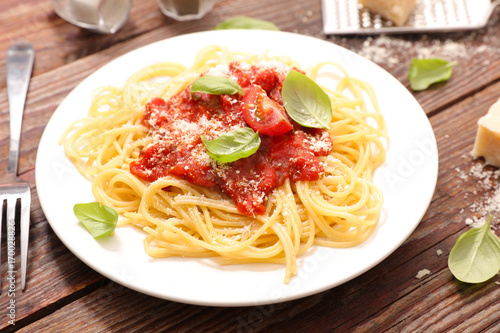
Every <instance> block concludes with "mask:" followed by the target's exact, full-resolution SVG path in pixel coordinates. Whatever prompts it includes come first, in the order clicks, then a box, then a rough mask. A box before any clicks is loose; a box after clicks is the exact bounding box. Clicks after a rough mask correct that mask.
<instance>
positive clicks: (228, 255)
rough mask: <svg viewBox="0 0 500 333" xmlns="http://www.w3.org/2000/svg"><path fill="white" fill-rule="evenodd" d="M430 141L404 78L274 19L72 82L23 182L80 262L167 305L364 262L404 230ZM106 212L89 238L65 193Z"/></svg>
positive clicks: (348, 272) (268, 288)
mask: <svg viewBox="0 0 500 333" xmlns="http://www.w3.org/2000/svg"><path fill="white" fill-rule="evenodd" d="M437 156H438V154H437V146H436V141H435V138H434V134H433V131H432V128H431V126H430V124H429V121H428V119H427V117H426V115H425V113H424V112H423V110H422V108H421V107H420V106H419V104H418V103H417V101H416V100H415V99H414V98H413V96H412V95H411V93H410V92H409V91H408V90H407V89H406V88H405V87H404V86H403V85H402V84H401V83H399V82H398V81H397V80H396V79H395V78H394V77H392V76H391V75H390V74H389V73H387V72H386V71H385V70H383V69H382V68H380V67H379V66H377V65H375V64H373V63H372V62H370V61H369V60H367V59H365V58H363V57H361V56H359V55H357V54H355V53H353V52H351V51H349V50H346V49H344V48H342V47H339V46H337V45H335V44H333V43H330V42H326V41H322V40H319V39H315V38H312V37H307V36H302V35H297V34H293V33H286V32H275V31H258V30H225V31H209V32H200V33H194V34H188V35H183V36H178V37H174V38H169V39H166V40H163V41H159V42H156V43H153V44H150V45H147V46H144V47H142V48H139V49H137V50H134V51H132V52H130V53H127V54H125V55H123V56H121V57H119V58H117V59H115V60H113V61H111V62H110V63H108V64H107V65H105V66H103V67H102V68H100V69H98V70H96V71H95V72H94V73H93V74H92V75H90V76H89V77H88V78H86V79H85V80H83V81H82V82H81V83H80V84H79V85H78V86H77V87H76V88H75V89H74V90H73V91H72V92H71V93H70V94H69V95H68V96H67V97H66V98H65V99H64V101H63V102H62V103H61V104H60V105H59V107H58V108H57V110H56V111H55V113H54V115H53V116H52V118H51V119H50V121H49V123H48V125H47V127H46V129H45V131H44V134H43V136H42V139H41V142H40V147H39V151H38V155H37V164H36V184H37V189H38V193H39V197H40V203H41V206H42V209H43V211H44V213H45V215H46V217H47V220H48V221H49V223H50V225H51V227H52V229H53V230H54V232H55V233H56V234H57V236H58V237H59V238H60V239H61V240H62V242H63V243H64V244H65V245H66V246H67V247H68V249H69V250H70V251H71V252H73V253H74V254H75V255H76V256H77V257H78V258H80V259H81V260H82V261H83V262H84V263H86V264H87V265H88V266H90V267H91V268H93V269H94V270H96V271H97V272H99V273H101V274H103V275H104V276H106V277H108V278H110V279H112V280H114V281H115V282H117V283H120V284H122V285H124V286H127V287H129V288H131V289H134V290H137V291H139V292H142V293H145V294H148V295H152V296H156V297H160V298H164V299H168V300H173V301H178V302H184V303H190V304H198V305H215V306H245V305H261V304H271V303H276V302H282V301H287V300H292V299H297V298H300V297H305V296H308V295H312V294H315V293H318V292H321V291H324V290H327V289H330V288H332V287H335V286H338V285H340V284H342V283H344V282H346V281H349V280H351V279H353V278H355V277H356V276H359V275H360V274H362V273H364V272H366V271H368V270H369V269H370V268H372V267H374V266H375V265H377V264H378V263H380V262H381V261H382V260H383V259H385V258H386V257H387V256H389V255H390V254H391V253H392V252H393V251H394V250H396V249H397V248H398V247H399V246H400V245H401V244H402V243H403V242H404V241H405V240H406V239H407V238H408V236H409V235H410V234H411V233H412V231H413V230H414V229H415V228H416V226H417V225H418V223H419V222H420V220H421V219H422V217H423V215H424V213H425V212H426V210H427V207H428V205H429V203H430V200H431V198H432V195H433V193H434V188H435V185H436V179H437V169H438V157H437ZM89 202H99V203H100V204H102V205H105V206H107V207H110V208H112V209H114V210H115V211H116V212H117V213H118V215H119V220H118V225H117V227H116V229H115V230H114V232H113V233H112V234H111V235H107V236H102V237H96V238H94V237H92V235H91V234H90V233H88V232H87V231H86V230H85V228H84V226H82V224H81V223H80V222H79V221H78V219H77V218H76V217H75V215H74V212H73V207H74V206H75V205H76V204H79V203H89Z"/></svg>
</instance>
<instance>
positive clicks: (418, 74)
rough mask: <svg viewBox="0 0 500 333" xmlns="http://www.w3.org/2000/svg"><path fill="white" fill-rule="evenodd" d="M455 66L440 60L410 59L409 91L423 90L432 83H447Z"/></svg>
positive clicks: (453, 63) (452, 63) (454, 63)
mask: <svg viewBox="0 0 500 333" xmlns="http://www.w3.org/2000/svg"><path fill="white" fill-rule="evenodd" d="M456 64H457V62H456V61H454V62H448V61H446V60H444V59H440V58H432V59H412V61H411V64H410V71H409V72H408V80H409V81H410V86H411V89H413V90H415V91H420V90H425V89H427V88H429V86H430V85H431V84H433V83H437V82H443V81H447V80H448V79H449V78H450V77H451V74H452V69H453V66H455V65H456Z"/></svg>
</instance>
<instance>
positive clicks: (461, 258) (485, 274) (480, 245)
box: [448, 215, 500, 283]
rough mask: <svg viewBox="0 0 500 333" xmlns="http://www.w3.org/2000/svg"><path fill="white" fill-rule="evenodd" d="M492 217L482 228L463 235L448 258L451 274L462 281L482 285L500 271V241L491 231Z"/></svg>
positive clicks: (489, 217) (473, 229)
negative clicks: (481, 283)
mask: <svg viewBox="0 0 500 333" xmlns="http://www.w3.org/2000/svg"><path fill="white" fill-rule="evenodd" d="M490 223H491V215H489V216H488V218H487V219H486V222H485V223H484V224H483V225H482V226H481V227H476V228H472V229H470V230H469V231H467V232H466V233H464V234H462V235H461V236H460V237H459V238H458V239H457V242H456V243H455V246H453V249H452V250H451V252H450V256H449V257H448V267H449V268H450V271H451V273H452V274H453V275H454V276H455V277H456V278H457V279H458V280H460V281H462V282H468V283H480V282H484V281H486V280H489V279H490V278H492V277H493V276H495V275H496V274H497V273H498V271H499V270H500V239H499V238H498V237H497V236H496V235H495V233H494V232H493V231H492V230H491V229H490Z"/></svg>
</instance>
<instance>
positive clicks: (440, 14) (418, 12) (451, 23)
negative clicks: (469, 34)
mask: <svg viewBox="0 0 500 333" xmlns="http://www.w3.org/2000/svg"><path fill="white" fill-rule="evenodd" d="M498 5H500V0H495V1H491V0H417V3H416V5H415V8H414V9H413V11H412V12H411V14H410V16H409V18H408V20H407V21H406V23H405V24H404V25H402V26H396V25H395V24H393V23H392V22H391V21H388V20H385V19H384V18H382V17H381V16H380V15H378V14H373V13H371V12H369V11H368V10H367V9H365V8H362V7H361V6H360V5H359V4H358V1H357V0H322V8H323V31H324V33H325V34H332V35H353V34H391V33H415V32H451V31H463V30H473V29H480V28H483V27H484V26H486V24H487V23H488V20H489V18H490V16H491V15H492V13H493V11H494V9H495V7H496V6H498Z"/></svg>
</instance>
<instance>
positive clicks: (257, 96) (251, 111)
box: [242, 86, 293, 135]
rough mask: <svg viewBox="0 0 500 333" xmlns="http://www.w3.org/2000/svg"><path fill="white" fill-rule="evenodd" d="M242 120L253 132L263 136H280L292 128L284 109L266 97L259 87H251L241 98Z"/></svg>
mask: <svg viewBox="0 0 500 333" xmlns="http://www.w3.org/2000/svg"><path fill="white" fill-rule="evenodd" d="M242 111H243V118H244V119H245V121H246V122H247V123H248V125H250V127H251V128H252V129H253V130H254V131H259V133H262V134H265V135H281V134H284V133H286V132H288V131H290V130H291V129H292V128H293V126H292V124H291V123H290V121H289V120H288V118H287V115H286V111H285V108H284V107H283V106H281V105H280V104H278V103H277V102H276V101H274V100H272V99H271V98H269V96H267V93H266V91H265V90H264V89H262V88H261V87H260V86H252V87H250V88H249V89H247V91H246V92H245V95H244V96H243V110H242Z"/></svg>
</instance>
